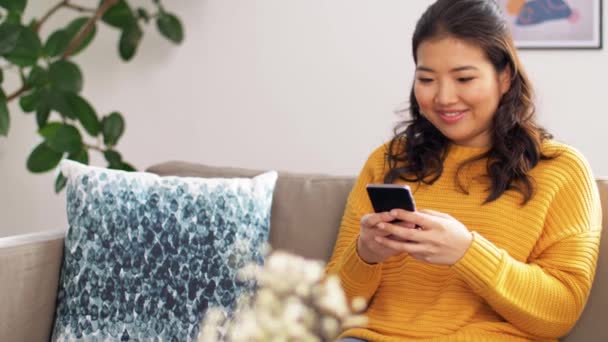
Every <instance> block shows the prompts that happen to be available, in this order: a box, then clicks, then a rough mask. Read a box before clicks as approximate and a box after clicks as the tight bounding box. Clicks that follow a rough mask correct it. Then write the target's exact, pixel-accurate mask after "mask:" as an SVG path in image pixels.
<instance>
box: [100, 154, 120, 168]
mask: <svg viewBox="0 0 608 342" xmlns="http://www.w3.org/2000/svg"><path fill="white" fill-rule="evenodd" d="M103 156H104V157H105V158H106V160H107V161H108V163H109V165H108V166H109V167H110V169H120V167H121V166H122V164H123V163H122V156H121V155H120V153H118V152H116V151H114V150H106V151H104V152H103Z"/></svg>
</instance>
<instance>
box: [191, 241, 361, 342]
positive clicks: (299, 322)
mask: <svg viewBox="0 0 608 342" xmlns="http://www.w3.org/2000/svg"><path fill="white" fill-rule="evenodd" d="M239 279H241V280H252V279H255V280H257V283H258V286H259V288H258V290H257V292H256V293H255V295H254V296H253V297H250V296H243V297H241V298H239V300H238V303H237V311H236V313H235V316H234V319H233V320H232V321H229V322H225V316H226V315H225V314H218V312H217V310H212V309H210V310H209V311H208V312H207V314H206V317H205V320H204V322H203V328H202V329H201V334H200V335H199V342H216V341H219V338H220V336H219V335H218V334H217V330H218V329H220V330H222V329H224V328H225V329H226V330H227V332H226V338H227V341H230V342H250V341H254V342H257V341H264V342H266V341H271V342H272V341H277V342H290V341H303V342H308V341H310V342H320V341H326V340H334V339H336V338H337V337H338V335H339V334H340V332H341V331H343V330H344V329H345V328H347V327H355V326H362V325H365V324H367V318H366V317H365V316H363V315H356V313H361V312H363V311H364V310H365V307H366V301H365V299H363V298H361V297H358V298H355V299H354V300H353V301H352V303H351V307H352V309H353V311H352V312H351V310H350V308H349V305H348V303H347V301H346V296H345V295H344V291H343V290H342V287H341V285H340V279H339V278H338V277H337V276H335V275H330V276H328V277H325V274H324V264H323V263H322V262H320V261H312V260H306V259H304V258H301V257H299V256H296V255H293V254H290V253H287V252H282V251H274V252H272V254H270V255H268V256H267V257H266V264H265V266H264V267H259V266H257V265H249V266H247V267H245V268H244V269H243V270H242V271H241V272H239Z"/></svg>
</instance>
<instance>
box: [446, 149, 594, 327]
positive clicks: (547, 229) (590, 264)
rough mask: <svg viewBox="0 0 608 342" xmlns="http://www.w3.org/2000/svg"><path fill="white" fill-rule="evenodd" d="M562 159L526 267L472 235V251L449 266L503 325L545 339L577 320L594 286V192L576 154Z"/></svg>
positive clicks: (474, 234)
mask: <svg viewBox="0 0 608 342" xmlns="http://www.w3.org/2000/svg"><path fill="white" fill-rule="evenodd" d="M560 158H561V156H560ZM563 159H565V161H563ZM563 159H562V162H560V165H561V166H562V167H561V169H562V170H563V174H564V177H562V178H563V181H562V182H560V184H561V185H560V187H559V188H558V190H557V192H556V194H555V196H554V198H553V201H552V202H551V204H550V206H549V209H548V212H547V216H546V220H545V226H544V228H543V233H542V234H541V237H540V239H539V240H538V242H537V245H536V247H535V249H534V250H533V252H532V255H531V256H530V258H529V259H528V262H527V263H523V262H520V261H517V260H515V259H514V258H512V257H511V256H510V255H509V254H508V253H507V252H506V251H505V250H502V249H500V248H497V247H496V246H495V245H494V244H493V243H491V242H490V241H488V240H487V239H485V238H484V237H483V236H481V235H479V234H477V233H473V236H474V239H473V243H472V244H471V247H470V248H469V250H468V251H467V252H466V253H465V255H464V257H463V258H462V259H461V260H459V261H458V262H457V263H456V264H455V265H454V266H453V268H454V269H455V270H456V272H457V273H459V274H460V275H461V276H462V277H463V279H464V280H465V281H466V282H467V283H468V284H469V285H470V286H471V288H472V289H473V291H475V292H476V293H477V294H479V295H480V296H482V297H483V298H484V299H485V300H486V301H487V302H488V304H489V305H490V306H492V308H493V309H494V310H495V311H496V312H498V313H499V314H500V315H501V316H503V317H504V318H505V319H506V320H507V321H509V322H510V323H512V324H513V325H515V326H517V327H518V328H520V329H522V330H524V331H527V332H528V333H531V334H534V335H536V336H540V337H547V338H557V337H560V336H563V335H565V334H566V333H567V332H568V331H569V330H570V329H571V328H572V327H573V326H574V324H575V323H576V321H577V319H578V317H579V316H580V314H581V312H582V310H583V308H584V306H585V303H586V301H587V298H588V296H589V292H590V290H591V284H592V283H593V277H594V274H595V267H596V263H597V257H598V250H599V240H600V233H601V215H602V214H601V206H600V200H599V193H598V190H597V186H596V184H595V181H594V178H593V177H592V175H591V172H590V171H589V167H588V165H587V164H586V162H585V160H584V159H583V158H582V156H580V155H577V154H576V153H574V154H573V153H570V155H569V156H565V157H564V158H563Z"/></svg>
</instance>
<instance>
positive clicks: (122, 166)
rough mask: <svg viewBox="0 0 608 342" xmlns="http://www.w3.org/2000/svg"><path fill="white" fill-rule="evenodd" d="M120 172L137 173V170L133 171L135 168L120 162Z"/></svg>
mask: <svg viewBox="0 0 608 342" xmlns="http://www.w3.org/2000/svg"><path fill="white" fill-rule="evenodd" d="M120 170H123V171H128V172H133V171H137V169H135V167H133V165H131V164H129V163H127V162H122V164H121V165H120Z"/></svg>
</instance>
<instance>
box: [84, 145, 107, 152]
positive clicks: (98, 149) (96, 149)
mask: <svg viewBox="0 0 608 342" xmlns="http://www.w3.org/2000/svg"><path fill="white" fill-rule="evenodd" d="M84 147H86V148H88V149H91V150H95V151H99V152H101V153H103V152H104V150H103V149H102V148H101V147H99V146H95V145H89V144H84Z"/></svg>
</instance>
